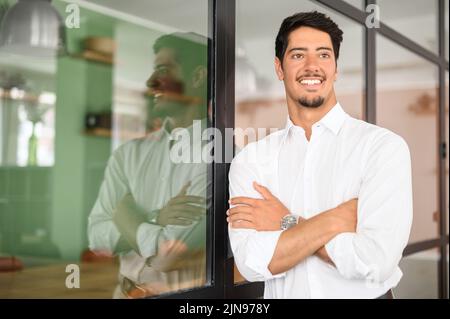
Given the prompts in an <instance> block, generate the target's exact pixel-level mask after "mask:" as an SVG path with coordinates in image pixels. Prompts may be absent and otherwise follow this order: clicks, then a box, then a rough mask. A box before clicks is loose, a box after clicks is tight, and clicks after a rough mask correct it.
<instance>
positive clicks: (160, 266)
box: [88, 33, 207, 298]
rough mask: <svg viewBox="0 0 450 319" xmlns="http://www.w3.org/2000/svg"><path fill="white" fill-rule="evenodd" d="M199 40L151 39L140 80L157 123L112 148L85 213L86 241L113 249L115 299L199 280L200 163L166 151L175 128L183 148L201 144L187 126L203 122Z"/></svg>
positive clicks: (203, 186)
mask: <svg viewBox="0 0 450 319" xmlns="http://www.w3.org/2000/svg"><path fill="white" fill-rule="evenodd" d="M202 40H203V39H201V38H200V37H199V36H197V35H194V34H192V33H189V34H181V33H175V34H171V35H165V36H162V37H160V38H159V39H158V40H157V41H156V42H155V44H154V46H153V48H154V53H155V61H154V72H153V74H152V75H151V77H150V78H149V80H148V81H147V86H148V87H149V91H148V93H149V96H150V97H151V101H150V102H151V106H152V110H151V113H152V116H153V117H159V118H161V119H162V127H161V128H160V129H159V130H158V131H156V132H153V133H151V134H149V135H148V136H146V137H145V138H141V139H136V140H133V141H131V142H128V143H126V144H124V145H122V146H121V147H119V148H118V149H117V151H115V152H114V154H113V155H112V156H111V158H110V160H109V162H108V166H107V168H106V171H105V179H104V181H103V184H102V186H101V189H100V193H99V196H98V199H97V201H96V203H95V205H94V208H93V210H92V212H91V215H90V217H89V230H88V233H89V234H88V235H89V242H90V248H91V249H93V250H108V251H110V252H113V253H115V254H119V255H120V261H121V264H120V276H119V280H120V285H119V287H118V289H116V293H115V297H118V298H120V297H136V296H149V295H157V294H161V293H166V292H170V291H176V290H179V289H184V288H192V287H195V286H201V285H202V284H204V280H205V265H206V262H205V254H204V247H205V232H206V229H205V225H206V223H205V213H206V197H207V194H206V192H207V171H206V165H205V164H202V163H193V162H192V161H190V162H189V163H185V162H183V163H177V162H174V161H173V160H172V158H171V147H172V146H173V145H174V143H173V142H174V140H176V139H177V136H178V135H177V133H178V132H179V131H180V130H181V128H183V129H184V132H188V133H189V136H190V137H191V138H190V143H189V145H186V149H183V150H184V151H187V152H189V151H190V150H191V149H194V150H195V149H196V146H199V144H200V147H201V140H200V138H201V134H200V136H199V137H198V138H197V139H195V136H198V135H195V134H192V131H193V122H194V121H195V120H199V123H201V127H204V126H205V118H206V112H207V111H206V110H207V67H206V61H207V51H206V45H205V43H203V42H202ZM200 120H201V122H200ZM175 145H176V144H175ZM191 155H192V154H191Z"/></svg>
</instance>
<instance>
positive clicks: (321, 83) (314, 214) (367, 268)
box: [227, 12, 412, 298]
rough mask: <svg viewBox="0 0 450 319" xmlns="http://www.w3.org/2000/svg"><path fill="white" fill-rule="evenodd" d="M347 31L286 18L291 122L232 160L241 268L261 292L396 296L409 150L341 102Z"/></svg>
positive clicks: (321, 19) (314, 18)
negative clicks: (338, 84)
mask: <svg viewBox="0 0 450 319" xmlns="http://www.w3.org/2000/svg"><path fill="white" fill-rule="evenodd" d="M342 35H343V32H342V31H341V30H340V29H339V28H338V26H337V25H336V24H335V23H334V22H333V21H332V20H331V19H330V18H328V17H327V16H325V15H324V14H322V13H319V12H306V13H298V14H294V15H293V16H290V17H288V18H286V19H285V20H284V21H283V23H282V25H281V27H280V30H279V33H278V35H277V38H276V44H275V46H276V48H275V50H276V58H275V69H276V73H277V76H278V78H279V80H281V81H283V83H284V87H285V92H286V100H287V106H288V113H289V118H288V120H287V124H286V127H285V128H284V130H281V131H278V132H276V133H274V134H271V135H269V136H268V137H266V138H265V139H263V140H260V141H258V142H256V143H252V144H249V145H248V146H247V147H246V148H244V149H243V150H242V151H241V152H240V153H239V154H238V155H237V156H236V157H235V158H234V160H233V162H232V164H231V168H230V173H229V179H230V197H231V200H230V207H231V208H230V209H229V211H228V212H227V214H228V218H227V220H228V222H229V236H230V244H231V247H232V250H233V254H234V258H235V262H236V265H237V267H238V269H239V271H240V272H241V274H242V275H243V276H244V277H245V278H246V279H247V280H249V281H265V292H264V297H265V298H391V297H392V294H391V289H392V288H393V287H395V286H396V285H397V284H398V282H399V280H400V278H401V276H402V273H401V271H400V269H399V268H398V263H399V261H400V259H401V256H402V251H403V249H404V247H405V246H406V244H407V242H408V237H409V232H410V228H411V223H412V186H411V164H410V155H409V150H408V146H407V144H406V143H405V142H404V140H403V139H402V138H401V137H399V136H398V135H396V134H394V133H392V132H390V131H388V130H386V129H383V128H380V127H377V126H375V125H371V124H368V123H366V122H363V121H360V120H357V119H354V118H351V117H350V116H349V115H347V114H346V113H345V112H344V111H343V109H342V107H341V106H340V105H339V103H338V102H337V99H336V95H335V92H334V81H335V80H336V79H337V75H338V73H337V60H338V57H339V47H340V43H341V41H342ZM252 156H253V157H252ZM255 156H256V157H255ZM252 160H253V161H252ZM356 208H357V209H356Z"/></svg>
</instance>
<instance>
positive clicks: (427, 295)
mask: <svg viewBox="0 0 450 319" xmlns="http://www.w3.org/2000/svg"><path fill="white" fill-rule="evenodd" d="M438 266H439V250H438V249H437V248H436V249H430V250H426V251H421V252H419V253H416V254H413V255H410V256H407V257H404V258H403V259H402V260H401V261H400V266H399V267H400V269H401V270H402V272H403V277H402V279H401V280H400V283H399V284H398V286H397V287H396V288H395V289H394V296H395V298H399V299H436V298H438Z"/></svg>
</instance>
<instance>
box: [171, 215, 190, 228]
mask: <svg viewBox="0 0 450 319" xmlns="http://www.w3.org/2000/svg"><path fill="white" fill-rule="evenodd" d="M192 222H193V221H192V220H187V219H181V218H176V217H172V218H168V219H167V223H168V224H169V225H179V226H188V225H191V224H192Z"/></svg>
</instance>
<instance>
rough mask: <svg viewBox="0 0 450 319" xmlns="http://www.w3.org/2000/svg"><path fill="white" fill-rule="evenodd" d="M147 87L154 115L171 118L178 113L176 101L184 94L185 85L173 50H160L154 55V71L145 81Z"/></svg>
mask: <svg viewBox="0 0 450 319" xmlns="http://www.w3.org/2000/svg"><path fill="white" fill-rule="evenodd" d="M147 87H148V88H149V89H150V94H151V96H152V106H153V110H152V111H153V112H154V113H155V115H158V116H173V115H175V113H176V112H177V111H179V103H178V101H179V100H180V98H181V97H182V96H183V94H184V90H185V83H184V81H183V78H182V69H181V65H180V64H179V63H178V62H177V60H176V58H175V51H174V50H173V49H170V48H162V49H161V50H159V51H158V52H157V53H156V56H155V61H154V71H153V73H152V75H151V76H150V78H149V79H148V80H147Z"/></svg>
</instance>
